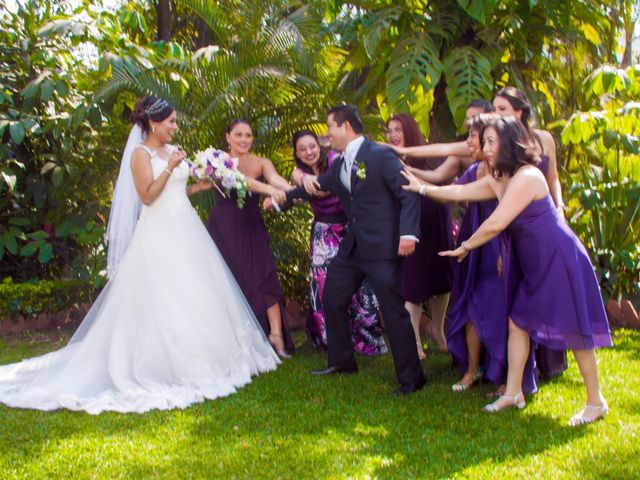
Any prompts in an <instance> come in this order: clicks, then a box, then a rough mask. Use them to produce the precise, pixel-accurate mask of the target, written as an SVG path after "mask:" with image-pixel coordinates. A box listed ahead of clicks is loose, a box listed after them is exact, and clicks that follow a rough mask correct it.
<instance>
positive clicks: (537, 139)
mask: <svg viewBox="0 0 640 480" xmlns="http://www.w3.org/2000/svg"><path fill="white" fill-rule="evenodd" d="M493 106H494V108H495V111H496V113H497V114H498V115H513V116H514V117H516V118H518V119H519V120H520V121H521V122H522V124H523V125H524V127H525V128H526V129H527V130H528V131H529V134H530V136H531V138H532V139H533V140H534V148H535V151H536V153H537V154H538V155H539V157H540V162H539V163H538V165H537V167H538V168H539V169H540V170H541V171H542V173H543V174H544V177H545V178H546V180H547V185H548V186H549V194H550V195H551V199H552V200H553V203H554V204H555V207H556V209H557V210H558V213H559V214H560V215H561V216H562V217H564V203H563V201H562V188H561V186H560V180H559V177H558V167H557V161H556V144H555V142H554V140H553V136H552V135H551V133H549V132H548V131H546V130H540V129H538V128H533V127H532V123H533V120H534V118H533V108H532V107H531V103H530V102H529V99H528V98H527V96H526V95H525V94H524V93H523V92H522V91H520V90H518V89H517V88H515V87H505V88H501V89H500V90H498V92H497V93H496V94H495V96H494V98H493ZM534 348H535V358H536V367H537V370H538V371H539V372H540V375H541V377H542V378H552V377H555V376H557V375H560V374H561V373H562V372H563V371H564V370H566V368H567V353H566V351H565V350H554V349H549V348H547V347H545V346H544V345H535V346H534Z"/></svg>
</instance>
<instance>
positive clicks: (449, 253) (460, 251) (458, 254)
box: [438, 246, 469, 263]
mask: <svg viewBox="0 0 640 480" xmlns="http://www.w3.org/2000/svg"><path fill="white" fill-rule="evenodd" d="M468 253H469V251H468V250H465V249H464V248H462V247H461V246H460V247H458V248H456V249H455V250H445V251H444V252H438V255H440V256H441V257H454V258H456V259H457V260H458V263H460V262H462V261H463V260H464V259H465V258H466V256H467V255H468Z"/></svg>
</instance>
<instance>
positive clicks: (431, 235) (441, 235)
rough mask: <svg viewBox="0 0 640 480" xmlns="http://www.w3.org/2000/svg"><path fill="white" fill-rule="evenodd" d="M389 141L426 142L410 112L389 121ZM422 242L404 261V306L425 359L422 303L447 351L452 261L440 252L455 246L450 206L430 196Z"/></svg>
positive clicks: (430, 163)
mask: <svg viewBox="0 0 640 480" xmlns="http://www.w3.org/2000/svg"><path fill="white" fill-rule="evenodd" d="M386 135H387V142H388V143H389V144H390V145H392V146H394V147H397V148H403V147H415V146H418V145H426V143H427V142H426V140H425V139H424V136H423V135H422V132H420V128H419V127H418V124H417V123H416V121H415V120H414V119H413V117H411V115H409V114H407V113H398V114H396V115H394V116H393V117H391V118H390V119H389V121H388V122H387V129H386ZM405 161H406V162H407V163H408V164H409V165H411V166H412V167H413V168H416V169H419V170H426V171H428V170H434V169H436V168H438V166H440V164H442V163H443V161H444V159H442V158H412V159H405ZM420 231H421V232H423V235H422V237H421V238H420V242H419V243H418V244H417V245H416V250H415V252H414V253H413V254H412V255H409V256H408V257H407V258H405V259H404V262H403V264H402V295H403V297H404V299H405V301H406V303H405V308H406V309H407V310H408V311H409V315H410V316H411V324H412V325H413V330H414V332H415V335H416V343H417V346H418V356H419V357H420V359H421V360H423V359H424V358H425V353H424V350H423V347H422V340H421V338H420V317H421V316H422V305H423V304H424V303H427V307H428V310H429V318H430V320H431V321H430V322H429V325H428V331H429V332H430V334H431V335H432V336H433V337H434V339H435V341H436V343H437V344H438V348H439V349H440V350H441V351H443V352H446V351H447V342H446V340H445V336H444V318H445V314H446V313H447V307H448V305H449V297H450V292H451V277H452V272H451V270H452V269H451V262H450V261H449V259H448V258H442V257H440V256H439V255H438V252H439V251H441V250H448V249H449V248H451V245H453V226H452V223H451V209H450V207H449V206H448V205H443V204H440V203H437V202H434V201H433V200H430V199H428V198H423V199H422V200H421V202H420Z"/></svg>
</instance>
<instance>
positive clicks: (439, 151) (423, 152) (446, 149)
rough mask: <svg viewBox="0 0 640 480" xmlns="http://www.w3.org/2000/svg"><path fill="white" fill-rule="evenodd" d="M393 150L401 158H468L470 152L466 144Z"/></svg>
mask: <svg viewBox="0 0 640 480" xmlns="http://www.w3.org/2000/svg"><path fill="white" fill-rule="evenodd" d="M389 146H390V147H391V148H393V149H394V150H395V151H396V153H397V154H398V155H400V156H401V157H409V158H415V157H449V156H452V155H456V156H459V157H469V156H470V155H471V152H470V151H469V147H467V143H466V142H452V143H432V144H430V145H418V146H417V147H395V146H393V145H389Z"/></svg>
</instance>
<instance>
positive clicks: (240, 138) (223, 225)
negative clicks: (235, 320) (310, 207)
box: [207, 119, 293, 358]
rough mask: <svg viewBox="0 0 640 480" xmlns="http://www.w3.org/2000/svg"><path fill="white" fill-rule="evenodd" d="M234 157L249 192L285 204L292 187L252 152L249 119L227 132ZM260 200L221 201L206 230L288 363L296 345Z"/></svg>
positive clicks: (220, 199)
mask: <svg viewBox="0 0 640 480" xmlns="http://www.w3.org/2000/svg"><path fill="white" fill-rule="evenodd" d="M225 139H226V142H227V144H228V146H229V155H230V156H231V157H236V158H237V159H238V169H239V170H240V171H241V172H242V173H243V174H244V175H245V176H246V177H247V179H249V190H250V191H251V192H255V193H262V194H266V195H270V196H271V197H272V198H273V199H274V200H276V201H279V202H283V201H284V199H285V198H286V197H285V195H284V190H288V189H289V188H291V186H290V185H289V183H288V182H287V181H286V180H285V179H283V178H282V177H281V176H280V175H278V173H277V171H276V169H275V167H274V166H273V164H272V163H271V161H270V160H268V159H266V158H261V157H258V156H256V155H253V154H252V153H251V151H250V150H251V145H252V144H253V132H252V130H251V125H250V124H249V122H248V121H247V120H244V119H236V120H233V121H232V122H231V123H230V124H229V126H228V127H227V129H226V130H225ZM259 205H260V204H259V196H258V195H251V196H247V198H246V201H245V205H244V207H243V208H238V205H237V202H236V196H235V194H234V193H233V192H232V194H231V195H230V196H229V197H227V198H224V197H218V198H217V199H216V204H215V206H214V207H213V209H212V210H211V213H210V214H209V220H208V222H207V229H208V230H209V234H210V235H211V238H213V241H214V242H216V245H217V246H218V249H219V250H220V253H222V256H223V257H224V259H225V261H226V262H227V265H228V266H229V268H230V269H231V272H232V273H233V276H234V277H235V279H236V281H237V282H238V285H239V286H240V289H241V290H242V292H243V293H244V295H245V296H246V297H247V301H248V302H249V304H250V305H251V309H252V310H253V313H254V314H255V316H256V317H257V319H258V321H259V323H260V325H261V326H262V328H263V330H264V331H265V333H266V334H267V335H268V338H269V342H271V345H273V348H274V349H275V350H276V352H277V353H278V355H280V356H281V357H283V358H289V357H290V353H289V352H292V351H293V342H292V341H291V335H290V332H289V327H288V324H287V321H286V317H285V316H284V293H283V292H282V287H281V286H280V282H279V281H278V277H277V275H276V263H275V259H274V256H273V252H272V251H271V247H270V245H269V236H268V234H267V228H266V227H265V225H264V221H263V220H262V216H261V214H260V206H259Z"/></svg>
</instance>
